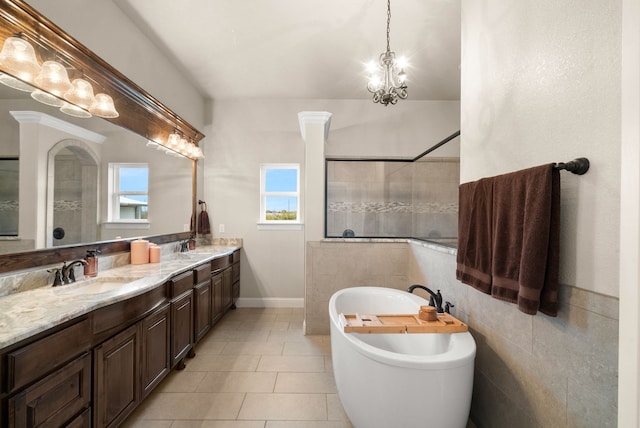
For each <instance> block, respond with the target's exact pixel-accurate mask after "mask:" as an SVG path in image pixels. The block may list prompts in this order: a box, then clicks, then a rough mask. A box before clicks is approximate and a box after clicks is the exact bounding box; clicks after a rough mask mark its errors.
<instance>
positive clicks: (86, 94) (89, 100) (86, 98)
mask: <svg viewBox="0 0 640 428" xmlns="http://www.w3.org/2000/svg"><path fill="white" fill-rule="evenodd" d="M64 99H65V100H67V101H69V102H70V103H71V104H74V105H76V106H78V107H80V108H82V109H85V110H88V109H89V107H91V105H93V102H94V96H93V86H91V83H89V82H88V81H86V80H85V79H73V82H71V89H70V90H69V91H67V92H66V93H65V94H64Z"/></svg>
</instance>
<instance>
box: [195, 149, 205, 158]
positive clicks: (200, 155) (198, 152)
mask: <svg viewBox="0 0 640 428" xmlns="http://www.w3.org/2000/svg"><path fill="white" fill-rule="evenodd" d="M194 156H195V158H196V159H204V153H203V152H202V149H201V148H200V146H196V150H195V155H194Z"/></svg>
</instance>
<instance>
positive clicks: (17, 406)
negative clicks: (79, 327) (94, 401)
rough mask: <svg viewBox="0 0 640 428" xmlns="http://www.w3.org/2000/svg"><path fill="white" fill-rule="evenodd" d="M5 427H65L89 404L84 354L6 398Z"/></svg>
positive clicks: (88, 362) (88, 365) (88, 363)
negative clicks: (7, 418)
mask: <svg viewBox="0 0 640 428" xmlns="http://www.w3.org/2000/svg"><path fill="white" fill-rule="evenodd" d="M8 404H9V426H10V427H11V428H14V427H16V428H17V427H39V426H67V425H68V424H70V423H71V422H72V421H73V420H74V419H75V418H76V416H78V414H79V413H80V412H81V411H82V410H83V409H85V408H88V407H89V405H90V404H91V357H90V356H89V354H84V355H83V356H82V357H80V358H78V359H77V360H74V361H72V362H70V363H69V364H67V365H66V366H64V367H62V368H61V369H59V370H58V371H56V372H54V373H52V374H50V375H49V376H47V377H45V378H44V379H42V380H41V381H39V382H37V383H35V384H34V385H31V386H30V387H28V388H26V389H25V390H24V391H22V392H19V393H18V394H16V395H14V396H13V397H11V398H9V400H8Z"/></svg>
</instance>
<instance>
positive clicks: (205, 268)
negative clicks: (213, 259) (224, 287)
mask: <svg viewBox="0 0 640 428" xmlns="http://www.w3.org/2000/svg"><path fill="white" fill-rule="evenodd" d="M193 274H194V275H195V283H196V284H200V283H201V282H203V281H207V280H209V277H210V276H211V263H205V264H202V265H200V266H198V267H196V268H195V269H194V270H193Z"/></svg>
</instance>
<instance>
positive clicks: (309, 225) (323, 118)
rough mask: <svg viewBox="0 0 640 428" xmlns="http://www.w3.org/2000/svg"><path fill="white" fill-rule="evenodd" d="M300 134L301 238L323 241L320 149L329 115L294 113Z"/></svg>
mask: <svg viewBox="0 0 640 428" xmlns="http://www.w3.org/2000/svg"><path fill="white" fill-rule="evenodd" d="M298 121H299V122H300V133H301V134H302V139H303V141H304V145H305V149H304V153H305V155H304V172H303V177H304V193H303V196H302V197H303V201H302V206H303V207H304V212H303V213H302V215H303V220H304V235H305V239H304V240H305V245H306V242H309V241H319V240H321V239H322V238H324V198H325V191H324V146H325V142H326V141H327V138H328V137H329V127H330V126H331V113H329V112H326V111H303V112H300V113H298Z"/></svg>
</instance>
